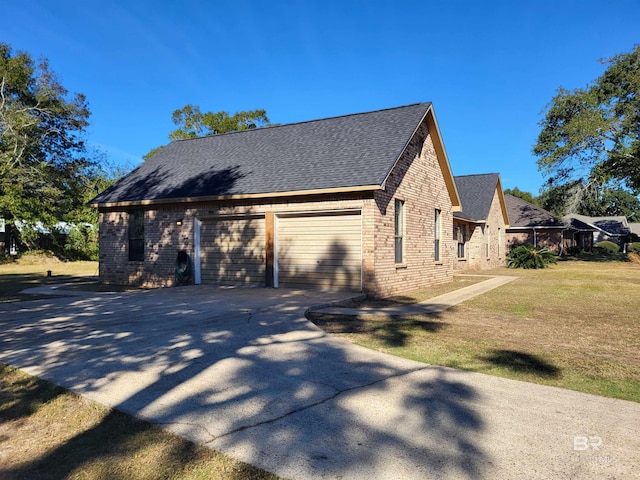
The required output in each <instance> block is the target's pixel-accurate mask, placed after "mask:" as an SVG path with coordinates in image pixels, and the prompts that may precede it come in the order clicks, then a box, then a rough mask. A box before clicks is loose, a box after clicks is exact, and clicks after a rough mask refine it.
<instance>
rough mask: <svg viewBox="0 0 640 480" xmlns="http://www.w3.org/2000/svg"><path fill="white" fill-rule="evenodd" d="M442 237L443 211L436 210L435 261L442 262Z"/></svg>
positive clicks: (434, 229) (434, 222) (434, 224)
mask: <svg viewBox="0 0 640 480" xmlns="http://www.w3.org/2000/svg"><path fill="white" fill-rule="evenodd" d="M441 236H442V211H441V210H438V209H436V210H435V211H434V216H433V259H434V260H435V261H436V262H439V261H440V238H441Z"/></svg>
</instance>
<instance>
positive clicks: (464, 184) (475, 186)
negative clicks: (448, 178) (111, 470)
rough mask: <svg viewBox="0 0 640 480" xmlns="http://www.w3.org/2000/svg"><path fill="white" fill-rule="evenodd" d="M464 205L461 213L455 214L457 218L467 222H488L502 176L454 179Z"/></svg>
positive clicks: (458, 177) (486, 175)
mask: <svg viewBox="0 0 640 480" xmlns="http://www.w3.org/2000/svg"><path fill="white" fill-rule="evenodd" d="M453 178H454V180H455V182H456V188H457V189H458V195H459V196H460V202H461V204H462V211H461V212H454V214H453V215H454V216H455V217H457V218H464V219H466V220H475V221H477V220H486V218H487V217H488V216H489V210H491V201H492V200H493V195H494V194H495V192H496V187H497V186H498V181H499V179H500V175H499V174H497V173H481V174H478V175H461V176H455V177H453Z"/></svg>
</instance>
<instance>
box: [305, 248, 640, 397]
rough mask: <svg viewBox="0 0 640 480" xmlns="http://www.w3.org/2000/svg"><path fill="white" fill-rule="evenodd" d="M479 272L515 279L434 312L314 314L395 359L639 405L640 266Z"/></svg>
mask: <svg viewBox="0 0 640 480" xmlns="http://www.w3.org/2000/svg"><path fill="white" fill-rule="evenodd" d="M484 273H492V274H504V275H515V276H518V277H519V278H518V279H517V280H516V281H514V282H511V283H509V284H507V285H504V286H502V287H500V288H498V289H496V290H493V291H491V292H489V293H487V294H484V295H482V296H480V297H476V298H475V299H472V300H469V301H467V302H464V303H462V304H459V305H458V306H456V307H454V308H452V309H450V310H447V311H445V312H442V313H440V314H437V315H413V316H406V317H401V316H382V317H380V316H378V317H375V318H374V317H371V316H369V317H358V318H355V319H354V318H353V317H348V316H343V317H341V316H327V315H322V314H318V313H317V312H316V313H312V314H311V319H312V321H314V322H315V323H316V324H317V325H318V326H320V327H321V328H324V329H325V330H327V331H329V332H332V333H335V334H336V335H339V336H342V337H344V338H347V339H348V340H350V341H352V342H354V343H357V344H359V345H362V346H365V347H368V348H372V349H375V350H380V351H384V352H387V353H390V354H393V355H397V356H401V357H406V358H411V359H414V360H418V361H421V362H425V363H429V364H434V365H443V366H448V367H453V368H460V369H464V370H469V371H474V372H482V373H487V374H491V375H498V376H502V377H507V378H513V379H517V380H524V381H529V382H535V383H542V384H547V385H554V386H558V387H562V388H569V389H572V390H578V391H582V392H588V393H593V394H597V395H604V396H608V397H614V398H621V399H626V400H632V401H636V402H640V357H639V356H638V351H640V319H639V317H638V312H639V311H640V266H639V265H637V264H635V263H632V262H592V261H589V262H585V261H569V262H561V263H559V264H558V265H555V266H551V267H549V268H546V269H543V270H514V269H506V268H505V269H498V270H495V271H492V272H484ZM464 278H468V277H464ZM480 279H482V278H480ZM445 288H446V287H445ZM439 293H441V292H434V293H433V296H435V295H437V294H439ZM428 295H429V293H428V292H425V291H421V292H416V294H415V295H413V294H412V295H407V296H405V297H403V299H402V302H403V303H407V302H410V301H411V299H412V298H413V300H414V301H420V300H424V299H425V296H428ZM392 304H394V302H390V301H386V302H385V303H384V305H392ZM374 305H375V303H374Z"/></svg>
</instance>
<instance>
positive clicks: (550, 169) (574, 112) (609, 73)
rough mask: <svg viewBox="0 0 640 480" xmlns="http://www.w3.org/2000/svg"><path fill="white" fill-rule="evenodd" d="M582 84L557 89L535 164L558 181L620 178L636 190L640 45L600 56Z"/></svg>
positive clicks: (604, 181) (638, 175)
mask: <svg viewBox="0 0 640 480" xmlns="http://www.w3.org/2000/svg"><path fill="white" fill-rule="evenodd" d="M602 63H604V64H607V65H608V68H607V70H606V71H605V72H604V74H603V75H602V76H601V77H599V78H598V79H596V80H595V81H594V82H593V83H592V84H591V85H589V86H587V87H586V88H578V89H575V90H574V91H568V90H565V89H563V88H560V89H559V90H558V93H557V95H556V96H555V97H554V98H553V100H552V101H551V103H550V105H549V106H548V108H547V112H546V116H545V118H544V119H543V120H542V121H541V122H540V126H541V127H542V130H541V131H540V134H539V135H538V139H537V142H536V144H535V146H534V147H533V153H534V154H535V155H536V156H537V157H538V166H539V168H540V169H541V170H542V171H543V172H545V173H546V174H549V175H550V174H554V175H555V176H556V180H557V181H561V182H566V181H572V180H579V181H581V183H582V185H588V184H589V183H592V182H595V183H598V184H607V183H608V182H610V181H611V180H618V181H620V182H623V183H624V184H626V185H627V186H628V187H630V188H632V189H634V190H635V191H636V192H638V191H640V45H638V46H636V47H635V48H634V49H633V50H632V51H631V52H629V53H623V54H619V55H616V56H614V57H613V58H610V59H607V60H603V61H602Z"/></svg>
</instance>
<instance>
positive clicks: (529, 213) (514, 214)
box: [504, 194, 563, 228]
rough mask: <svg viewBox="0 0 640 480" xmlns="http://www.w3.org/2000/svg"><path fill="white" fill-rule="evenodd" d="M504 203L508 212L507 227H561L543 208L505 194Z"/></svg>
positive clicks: (558, 221) (560, 223)
mask: <svg viewBox="0 0 640 480" xmlns="http://www.w3.org/2000/svg"><path fill="white" fill-rule="evenodd" d="M504 201H505V203H506V205H507V211H508V212H509V227H511V228H522V227H558V228H560V227H562V226H563V224H562V222H560V220H558V219H557V218H556V217H554V216H553V214H551V213H550V212H548V211H547V210H545V209H544V208H541V207H538V206H537V205H534V204H532V203H529V202H527V201H526V200H523V199H521V198H518V197H514V196H513V195H509V194H506V195H505V196H504Z"/></svg>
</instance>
